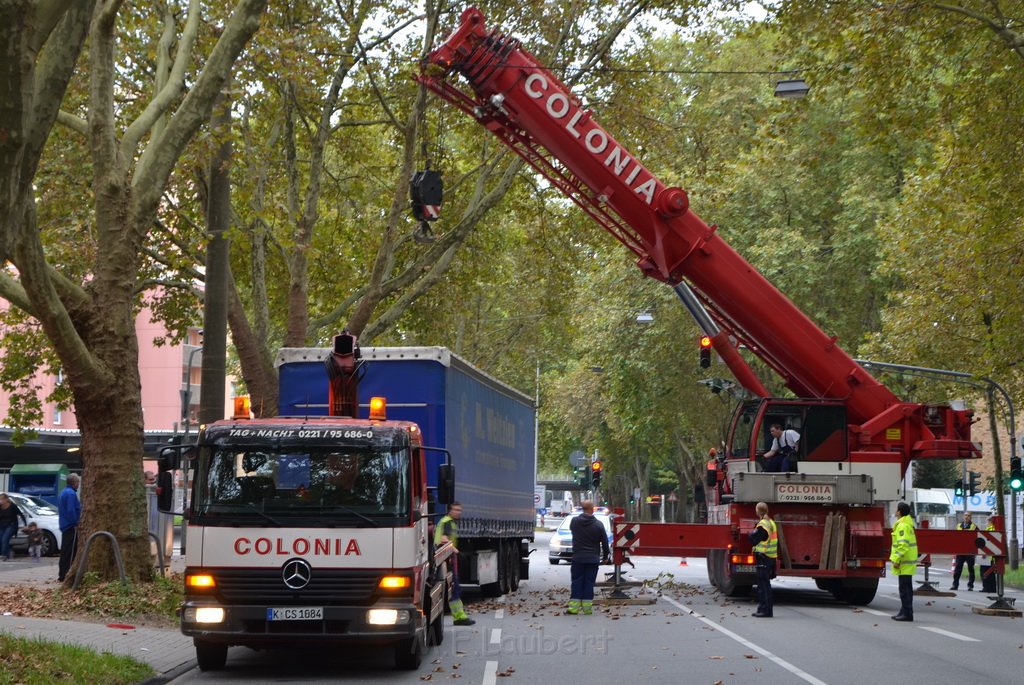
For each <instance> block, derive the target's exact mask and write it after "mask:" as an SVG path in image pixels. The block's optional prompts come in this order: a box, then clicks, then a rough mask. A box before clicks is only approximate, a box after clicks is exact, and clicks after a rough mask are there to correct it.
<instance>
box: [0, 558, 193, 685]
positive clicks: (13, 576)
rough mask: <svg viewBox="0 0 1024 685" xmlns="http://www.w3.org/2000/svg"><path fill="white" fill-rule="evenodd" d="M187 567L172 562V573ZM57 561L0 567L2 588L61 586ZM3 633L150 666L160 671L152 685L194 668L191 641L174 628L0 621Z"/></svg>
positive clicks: (176, 560) (20, 562) (8, 618)
mask: <svg viewBox="0 0 1024 685" xmlns="http://www.w3.org/2000/svg"><path fill="white" fill-rule="evenodd" d="M179 567H181V568H183V567H184V560H183V559H182V558H181V557H180V556H178V557H176V558H174V559H172V560H171V568H174V569H178V568H179ZM56 579H57V560H56V559H55V558H48V559H44V560H43V563H41V564H33V563H32V562H31V561H29V560H28V559H27V558H26V557H16V558H15V561H9V562H3V563H0V585H2V586H8V585H16V584H25V585H34V586H37V587H42V588H45V587H51V588H52V587H55V586H56V585H57V580H56ZM0 631H2V632H4V633H8V634H11V635H13V636H15V637H21V638H30V639H31V638H38V639H41V640H48V641H50V642H58V643H61V644H75V645H80V646H83V647H88V648H89V649H93V650H96V651H98V652H110V653H112V654H121V655H124V656H130V657H132V658H133V659H136V660H137V661H141V662H143V663H147V664H149V665H150V666H152V667H153V670H155V671H156V675H155V676H154V677H153V678H152V679H150V680H149V681H147V682H148V683H162V682H167V681H169V680H172V679H173V678H175V677H177V676H178V675H180V674H181V673H183V672H185V671H187V670H189V669H191V668H193V667H195V656H196V653H195V649H194V648H193V646H192V638H190V637H185V636H184V635H182V634H181V631H179V630H177V629H175V628H147V627H135V626H132V624H131V621H127V622H120V621H119V622H116V623H111V624H109V625H108V624H105V623H91V622H86V621H66V620H62V619H56V618H30V617H27V616H13V615H10V614H9V613H8V612H6V611H5V612H4V614H3V615H0Z"/></svg>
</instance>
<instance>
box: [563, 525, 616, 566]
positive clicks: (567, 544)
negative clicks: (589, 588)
mask: <svg viewBox="0 0 1024 685" xmlns="http://www.w3.org/2000/svg"><path fill="white" fill-rule="evenodd" d="M577 516H579V512H577V513H574V514H572V515H570V516H566V517H565V518H564V519H563V520H562V522H561V523H560V524H559V525H558V528H556V529H555V532H554V533H552V534H551V541H550V542H549V543H548V562H549V563H551V564H552V565H553V564H557V563H558V562H559V561H563V560H564V561H572V531H571V530H569V525H570V524H571V523H572V520H573V519H574V518H576V517H577ZM594 516H595V517H596V518H597V520H598V521H600V522H601V523H603V524H604V529H605V531H607V533H608V546H609V547H611V544H612V517H611V516H609V515H608V514H600V513H595V514H594Z"/></svg>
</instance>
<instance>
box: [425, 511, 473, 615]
mask: <svg viewBox="0 0 1024 685" xmlns="http://www.w3.org/2000/svg"><path fill="white" fill-rule="evenodd" d="M461 517H462V504H460V503H459V502H452V503H451V504H449V505H448V513H447V514H445V515H444V516H442V517H441V520H440V521H438V522H437V527H435V528H434V544H435V545H441V544H444V543H445V542H450V543H452V547H454V548H455V553H454V554H452V556H451V557H450V559H451V569H452V594H451V596H449V597H448V608H449V609H451V610H452V620H453V621H454V622H455V625H457V626H471V625H473V624H474V623H476V621H474V620H473V619H471V618H470V617H469V616H467V615H466V607H465V606H464V605H463V604H462V587H461V586H460V585H459V524H458V520H459V518H461Z"/></svg>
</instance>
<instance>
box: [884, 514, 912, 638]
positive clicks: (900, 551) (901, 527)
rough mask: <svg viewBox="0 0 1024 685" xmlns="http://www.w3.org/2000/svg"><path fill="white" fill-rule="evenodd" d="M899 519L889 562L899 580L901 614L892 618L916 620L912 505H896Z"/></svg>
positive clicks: (895, 528) (893, 529) (895, 527)
mask: <svg viewBox="0 0 1024 685" xmlns="http://www.w3.org/2000/svg"><path fill="white" fill-rule="evenodd" d="M896 516H898V517H899V519H898V520H897V521H896V525H894V526H893V527H892V549H891V550H890V552H889V561H890V562H892V572H893V573H895V574H896V576H897V577H898V578H899V584H900V612H899V613H898V614H896V615H895V616H893V617H892V620H894V621H913V620H914V569H915V567H916V566H917V534H916V533H915V532H914V519H913V517H911V516H910V505H909V504H907V503H906V502H900V503H899V504H897V505H896Z"/></svg>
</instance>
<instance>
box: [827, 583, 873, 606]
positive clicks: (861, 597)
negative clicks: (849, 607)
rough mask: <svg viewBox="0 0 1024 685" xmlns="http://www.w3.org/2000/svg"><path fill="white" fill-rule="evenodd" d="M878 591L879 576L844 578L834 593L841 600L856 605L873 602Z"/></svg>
mask: <svg viewBox="0 0 1024 685" xmlns="http://www.w3.org/2000/svg"><path fill="white" fill-rule="evenodd" d="M876 592H878V578H844V579H842V580H840V581H839V582H838V583H837V586H836V588H835V589H834V590H833V591H832V595H833V596H834V597H835V598H836V599H838V600H839V601H840V602H846V603H847V604H853V605H854V606H866V605H868V604H871V600H873V599H874V598H875V593H876Z"/></svg>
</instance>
